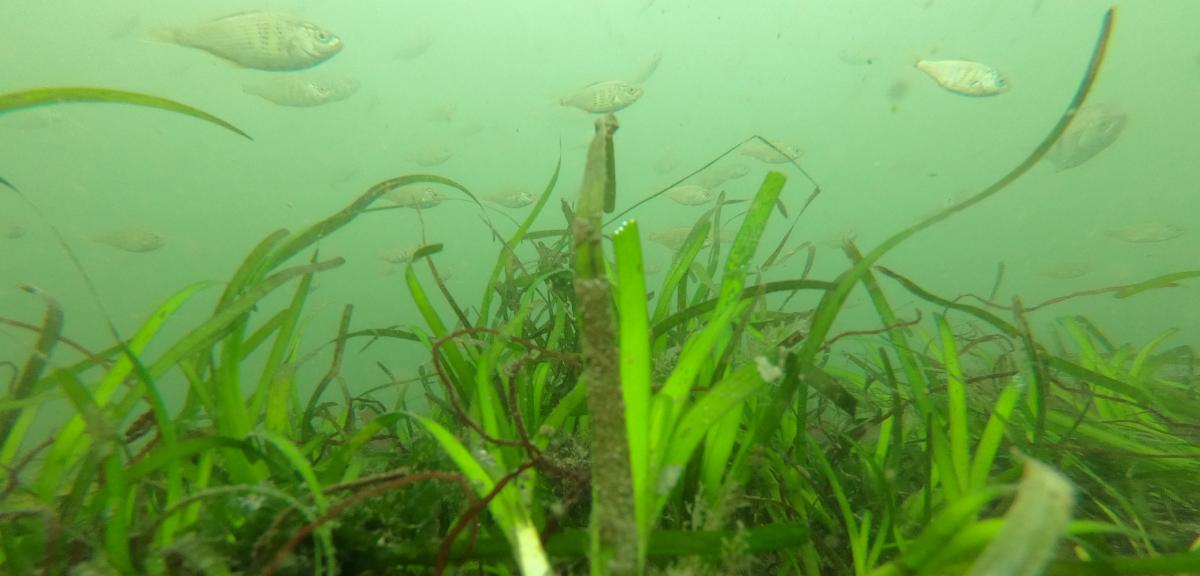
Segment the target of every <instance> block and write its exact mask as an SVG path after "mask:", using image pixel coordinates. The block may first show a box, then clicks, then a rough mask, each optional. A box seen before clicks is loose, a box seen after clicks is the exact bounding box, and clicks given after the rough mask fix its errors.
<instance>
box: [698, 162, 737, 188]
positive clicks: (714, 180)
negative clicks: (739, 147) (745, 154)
mask: <svg viewBox="0 0 1200 576" xmlns="http://www.w3.org/2000/svg"><path fill="white" fill-rule="evenodd" d="M749 173H750V167H749V166H747V165H745V164H742V163H733V164H719V165H717V166H713V167H711V168H709V169H708V170H705V171H703V172H701V173H700V174H697V175H696V183H697V184H699V185H701V186H704V187H706V188H718V187H720V186H721V185H722V184H724V183H726V182H728V181H730V180H737V179H738V178H741V177H743V176H745V175H747V174H749Z"/></svg>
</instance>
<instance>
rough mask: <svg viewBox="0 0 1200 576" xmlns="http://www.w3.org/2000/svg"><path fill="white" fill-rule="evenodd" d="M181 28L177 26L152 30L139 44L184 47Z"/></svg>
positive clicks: (140, 39)
mask: <svg viewBox="0 0 1200 576" xmlns="http://www.w3.org/2000/svg"><path fill="white" fill-rule="evenodd" d="M180 32H181V30H180V28H179V27H177V26H160V27H158V28H154V29H151V30H150V32H149V33H148V34H147V35H146V36H145V37H143V38H139V39H138V41H139V42H147V43H151V44H177V45H183V42H182V40H181V39H180Z"/></svg>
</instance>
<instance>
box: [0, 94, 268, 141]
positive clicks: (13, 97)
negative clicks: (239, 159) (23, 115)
mask: <svg viewBox="0 0 1200 576" xmlns="http://www.w3.org/2000/svg"><path fill="white" fill-rule="evenodd" d="M76 102H109V103H114V104H130V105H133V106H141V107H143V108H158V109H160V110H166V111H168V112H174V113H176V114H183V115H185V116H191V117H193V118H199V119H200V120H204V121H205V122H209V123H211V124H216V125H217V126H220V127H222V128H224V129H226V130H229V131H230V132H233V133H235V134H237V135H239V136H242V137H244V138H246V139H247V140H254V139H253V138H251V137H250V135H249V134H246V133H245V132H242V131H241V129H239V128H238V127H237V126H234V125H233V124H230V123H229V122H226V121H224V120H222V119H220V118H217V117H216V116H213V115H212V114H209V113H207V112H204V111H203V110H199V109H196V108H192V107H191V106H188V105H187V104H181V103H179V102H176V101H174V100H168V99H166V98H159V97H157V96H151V95H149V94H140V93H137V92H126V91H124V90H112V89H108V88H92V87H78V86H62V87H52V88H35V89H32V90H21V91H17V92H8V93H6V94H0V114H6V113H9V112H14V111H16V110H22V109H26V108H33V107H36V106H50V105H58V104H66V103H76Z"/></svg>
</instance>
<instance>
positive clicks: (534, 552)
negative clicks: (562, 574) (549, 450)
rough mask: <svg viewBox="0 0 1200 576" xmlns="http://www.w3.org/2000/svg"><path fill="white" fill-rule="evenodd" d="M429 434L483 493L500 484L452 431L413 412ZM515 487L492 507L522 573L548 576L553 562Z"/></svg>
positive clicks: (477, 489) (472, 484)
mask: <svg viewBox="0 0 1200 576" xmlns="http://www.w3.org/2000/svg"><path fill="white" fill-rule="evenodd" d="M413 418H415V419H416V420H417V421H418V422H420V423H421V425H422V426H424V427H425V429H426V430H428V431H429V434H430V435H432V436H433V438H434V439H435V440H437V442H438V444H440V445H441V446H442V449H443V450H445V451H446V454H447V455H448V456H450V459H451V460H453V461H454V464H455V465H456V466H458V469H459V470H460V471H461V472H462V473H463V475H464V476H466V477H467V479H468V480H469V481H470V483H471V486H472V487H474V488H475V491H476V493H477V494H479V495H480V496H486V495H488V494H490V493H491V492H492V490H493V489H495V487H496V481H495V479H493V477H492V475H491V474H490V473H488V471H487V470H486V469H485V468H484V467H483V465H481V464H480V463H479V461H478V460H476V459H475V457H474V456H472V455H471V452H470V451H469V450H467V447H466V446H463V444H462V442H459V440H458V438H456V437H455V436H454V435H453V434H451V433H450V431H449V430H446V429H445V428H444V427H442V425H441V424H438V423H437V422H434V421H433V420H430V419H428V418H423V417H421V416H416V415H413ZM515 490H516V489H515V488H514V487H513V486H512V485H511V484H510V485H508V486H506V487H505V488H504V489H503V490H501V491H500V493H499V494H497V495H496V497H495V498H493V499H492V501H491V502H490V503H489V504H488V510H490V511H491V513H492V516H493V517H494V518H495V519H496V523H497V524H499V525H500V527H501V529H503V530H504V536H505V538H506V539H507V540H508V542H509V545H510V546H511V547H512V550H513V553H514V555H515V556H516V560H517V564H518V565H519V566H520V568H521V573H522V574H536V575H539V576H545V575H548V574H550V561H549V560H548V559H547V558H546V552H545V550H543V549H542V544H541V539H540V538H539V537H538V533H537V530H536V529H535V528H534V526H533V524H532V523H531V522H530V520H529V513H528V511H527V510H526V508H525V506H524V505H523V504H522V503H521V502H520V500H518V499H517V498H516V496H515Z"/></svg>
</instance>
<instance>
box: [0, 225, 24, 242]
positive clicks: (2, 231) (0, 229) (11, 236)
mask: <svg viewBox="0 0 1200 576" xmlns="http://www.w3.org/2000/svg"><path fill="white" fill-rule="evenodd" d="M26 232H28V230H26V229H25V227H24V226H22V225H20V224H17V223H16V222H5V223H3V224H0V238H4V239H5V240H16V239H18V238H21V237H23V236H25V233H26Z"/></svg>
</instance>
